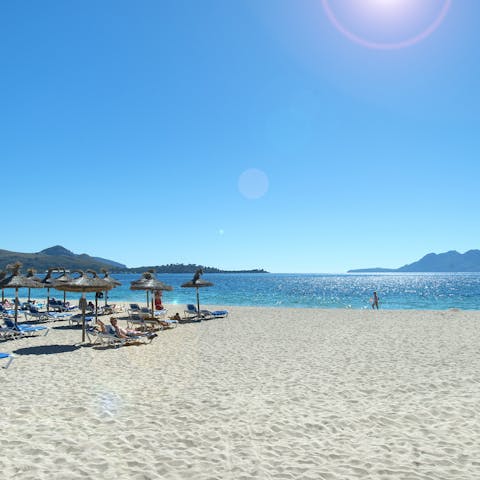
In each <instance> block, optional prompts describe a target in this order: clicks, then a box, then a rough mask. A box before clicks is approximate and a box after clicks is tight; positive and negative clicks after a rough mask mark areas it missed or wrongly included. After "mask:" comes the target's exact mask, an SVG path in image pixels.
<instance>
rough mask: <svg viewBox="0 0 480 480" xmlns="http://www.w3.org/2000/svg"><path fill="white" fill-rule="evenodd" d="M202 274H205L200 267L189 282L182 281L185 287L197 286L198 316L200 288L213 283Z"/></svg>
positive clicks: (210, 285)
mask: <svg viewBox="0 0 480 480" xmlns="http://www.w3.org/2000/svg"><path fill="white" fill-rule="evenodd" d="M200 275H203V270H202V269H201V268H199V269H198V270H197V271H196V272H195V275H194V276H193V278H192V280H190V281H189V282H185V283H182V285H181V286H182V287H184V288H195V289H196V290H197V311H198V316H199V317H200V316H201V315H200V295H199V294H198V289H199V288H203V287H212V286H213V283H212V282H207V281H206V280H203V279H201V278H200Z"/></svg>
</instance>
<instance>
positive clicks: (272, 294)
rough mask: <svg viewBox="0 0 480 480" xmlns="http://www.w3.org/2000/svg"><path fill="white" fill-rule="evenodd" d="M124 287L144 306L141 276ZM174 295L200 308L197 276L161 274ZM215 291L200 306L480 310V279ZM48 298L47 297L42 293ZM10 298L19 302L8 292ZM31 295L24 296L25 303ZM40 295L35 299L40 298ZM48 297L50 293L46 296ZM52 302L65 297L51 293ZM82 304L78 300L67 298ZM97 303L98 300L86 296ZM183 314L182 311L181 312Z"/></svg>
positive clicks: (268, 280) (220, 284)
mask: <svg viewBox="0 0 480 480" xmlns="http://www.w3.org/2000/svg"><path fill="white" fill-rule="evenodd" d="M112 276H113V277H114V278H117V279H118V280H119V281H121V282H122V285H121V286H120V287H117V288H115V289H114V290H111V291H110V292H109V298H110V301H111V302H112V303H114V302H115V301H120V300H123V301H132V302H137V303H141V302H145V299H146V295H145V293H144V292H141V291H140V292H139V291H132V290H130V289H129V287H130V282H131V281H132V280H136V279H138V278H139V277H140V275H134V274H125V275H112ZM157 277H158V278H159V279H160V280H162V281H163V282H165V283H167V284H168V285H171V286H172V287H173V291H171V292H164V294H163V296H164V303H173V304H179V305H181V306H182V307H183V305H184V304H186V303H195V298H196V297H195V289H191V288H181V287H180V285H181V284H182V283H183V282H186V281H188V280H190V279H191V278H192V274H158V275H157ZM203 278H204V279H205V280H209V281H211V282H212V283H213V284H214V286H213V287H208V288H202V289H200V302H201V304H210V305H237V306H242V305H244V306H247V305H250V306H265V307H296V308H310V307H314V308H353V309H361V308H370V298H371V296H372V292H373V291H374V290H376V291H377V292H378V295H379V297H380V308H383V309H423V310H446V309H449V308H459V309H465V310H477V309H480V273H453V274H452V273H448V274H445V273H415V274H413V273H403V274H388V273H385V274H339V275H336V274H205V275H204V276H203ZM42 292H43V291H42ZM5 293H6V296H7V298H11V297H13V296H14V292H13V291H8V290H7V291H6V292H5ZM26 295H27V293H26V292H25V291H21V292H20V297H21V298H25V297H26ZM41 295H42V294H41V293H40V292H39V291H36V292H32V297H37V298H38V297H41ZM45 295H46V291H45ZM51 295H52V296H55V297H57V298H62V296H63V293H62V292H59V291H55V290H52V292H51ZM67 296H68V298H69V299H73V300H74V299H77V298H78V297H79V295H78V294H72V293H68V294H67ZM87 298H89V299H91V298H93V294H90V295H87ZM179 309H181V307H179Z"/></svg>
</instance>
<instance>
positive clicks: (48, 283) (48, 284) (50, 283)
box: [42, 268, 55, 313]
mask: <svg viewBox="0 0 480 480" xmlns="http://www.w3.org/2000/svg"><path fill="white" fill-rule="evenodd" d="M53 270H54V269H53V268H49V269H48V270H47V274H46V275H45V277H44V278H43V279H42V283H43V286H44V287H45V288H46V289H47V313H48V312H49V311H50V289H51V288H53V287H54V286H55V285H54V283H55V279H54V278H53V277H52V272H53Z"/></svg>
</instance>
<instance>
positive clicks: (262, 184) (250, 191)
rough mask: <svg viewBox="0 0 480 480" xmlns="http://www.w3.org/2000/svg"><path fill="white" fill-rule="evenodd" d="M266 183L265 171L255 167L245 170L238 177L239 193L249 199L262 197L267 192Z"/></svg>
mask: <svg viewBox="0 0 480 480" xmlns="http://www.w3.org/2000/svg"><path fill="white" fill-rule="evenodd" d="M268 185H269V181H268V177H267V175H266V173H265V172H263V171H262V170H258V169H256V168H249V169H248V170H245V171H244V172H243V173H242V174H241V175H240V177H239V179H238V189H239V190H240V193H241V194H242V195H243V196H244V197H245V198H248V199H249V200H256V199H258V198H261V197H263V196H264V195H265V194H266V193H267V190H268Z"/></svg>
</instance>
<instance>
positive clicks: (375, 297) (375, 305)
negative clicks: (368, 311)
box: [372, 292, 378, 310]
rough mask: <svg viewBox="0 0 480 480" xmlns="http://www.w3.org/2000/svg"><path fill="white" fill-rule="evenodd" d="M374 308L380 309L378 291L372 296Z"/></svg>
mask: <svg viewBox="0 0 480 480" xmlns="http://www.w3.org/2000/svg"><path fill="white" fill-rule="evenodd" d="M372 308H373V309H374V310H375V309H377V310H378V295H377V292H373V298H372Z"/></svg>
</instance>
